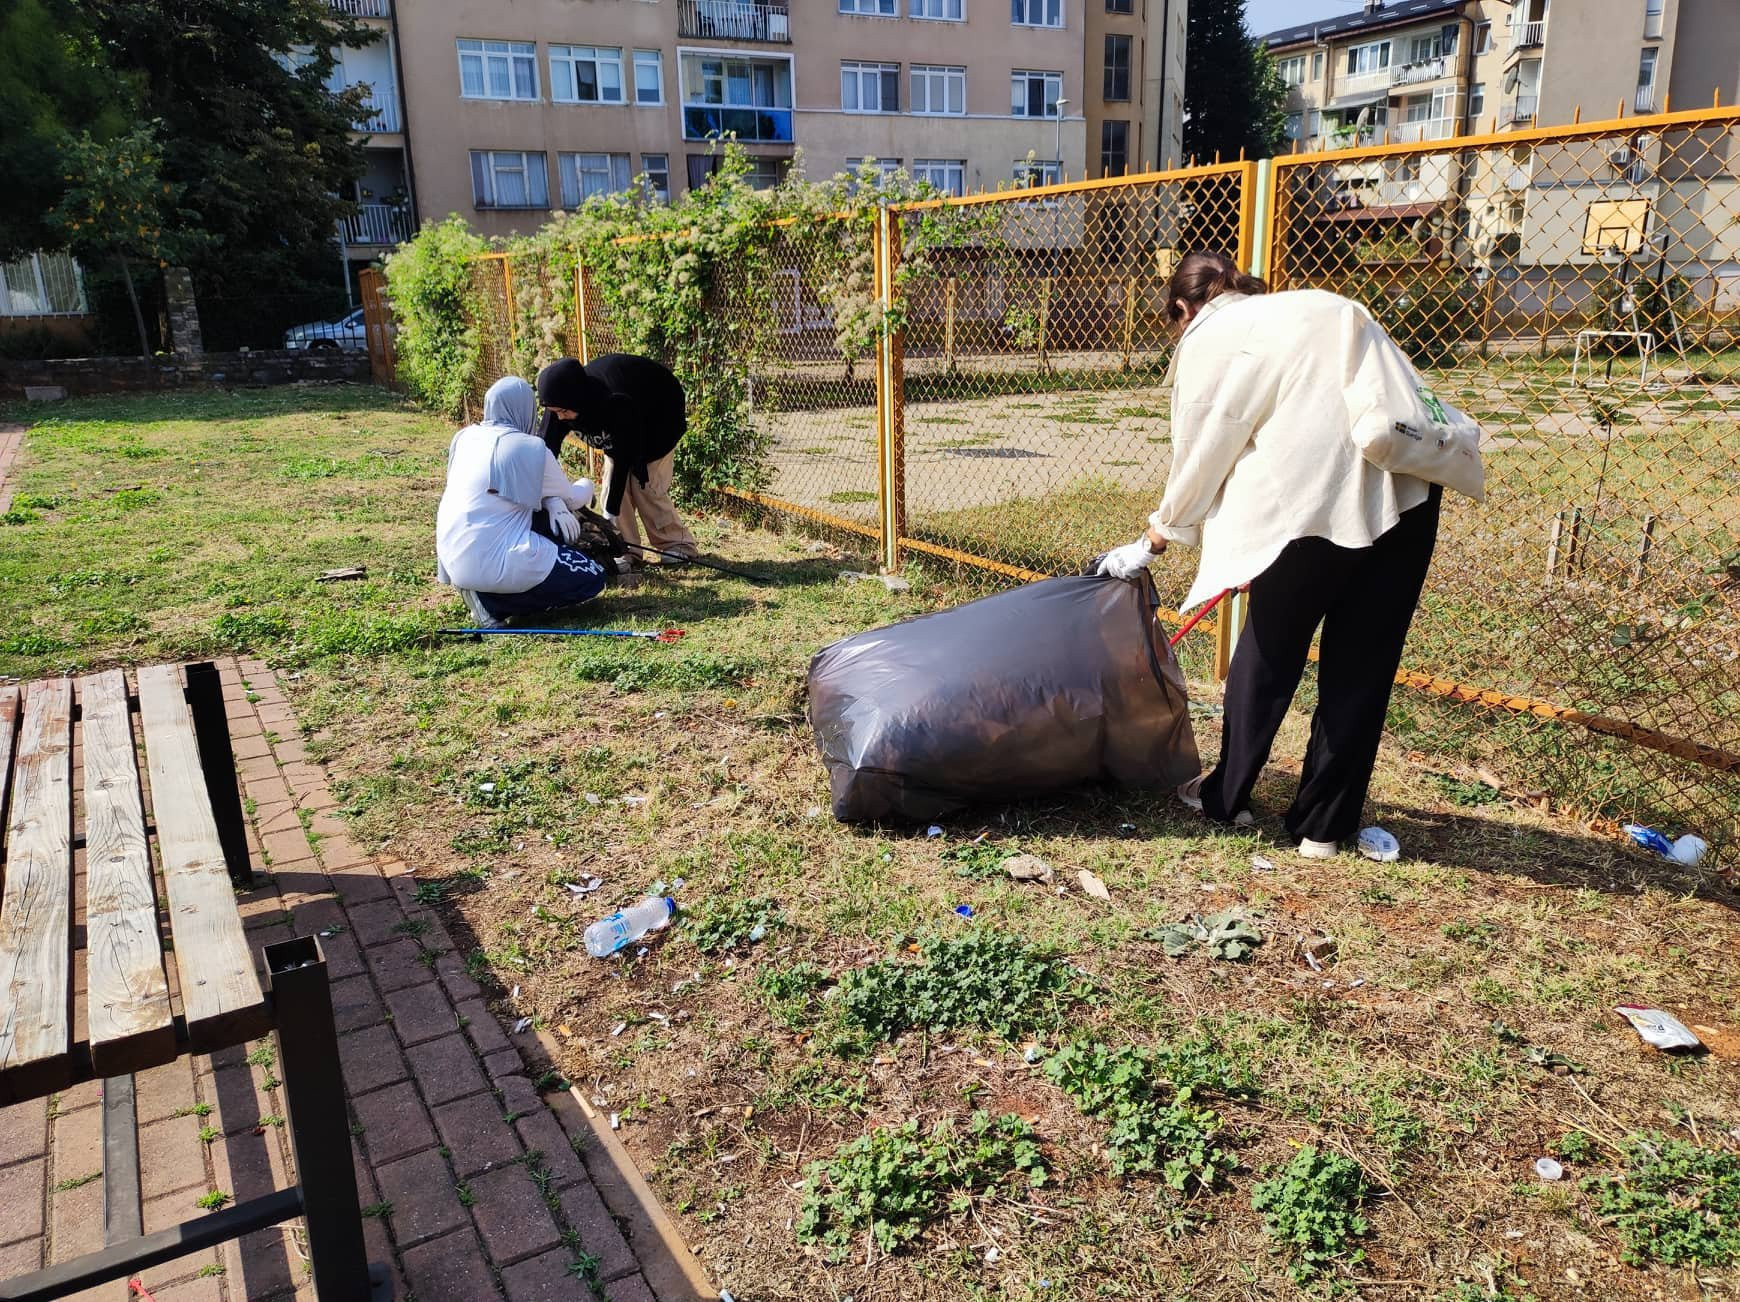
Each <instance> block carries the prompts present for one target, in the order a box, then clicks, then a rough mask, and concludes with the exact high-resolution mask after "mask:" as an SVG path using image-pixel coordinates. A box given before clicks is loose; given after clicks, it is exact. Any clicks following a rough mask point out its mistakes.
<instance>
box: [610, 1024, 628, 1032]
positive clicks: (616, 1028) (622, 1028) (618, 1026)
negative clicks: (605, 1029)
mask: <svg viewBox="0 0 1740 1302" xmlns="http://www.w3.org/2000/svg"><path fill="white" fill-rule="evenodd" d="M627 1029H628V1023H627V1022H618V1023H617V1024H616V1025H615V1026H613V1027H611V1028H610V1033H611V1034H612V1035H621V1034H622V1033H623V1032H624V1031H626V1030H627Z"/></svg>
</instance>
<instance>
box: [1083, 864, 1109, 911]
mask: <svg viewBox="0 0 1740 1302" xmlns="http://www.w3.org/2000/svg"><path fill="white" fill-rule="evenodd" d="M1075 880H1076V884H1077V885H1079V886H1080V887H1081V889H1082V894H1084V895H1091V896H1093V897H1094V898H1095V899H1096V900H1104V901H1105V902H1106V903H1107V904H1110V903H1111V902H1112V893H1111V892H1110V891H1108V890H1107V889H1106V884H1105V883H1104V882H1102V881H1101V880H1100V879H1099V877H1098V876H1096V875H1095V874H1093V873H1091V872H1089V871H1088V870H1087V869H1086V868H1083V869H1082V870H1081V871H1079V872H1078V873H1076V875H1075Z"/></svg>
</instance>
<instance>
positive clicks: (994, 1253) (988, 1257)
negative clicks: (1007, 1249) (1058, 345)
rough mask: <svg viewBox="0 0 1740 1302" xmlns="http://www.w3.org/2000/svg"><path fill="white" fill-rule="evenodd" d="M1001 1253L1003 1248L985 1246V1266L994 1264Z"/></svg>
mask: <svg viewBox="0 0 1740 1302" xmlns="http://www.w3.org/2000/svg"><path fill="white" fill-rule="evenodd" d="M1002 1255H1003V1250H1002V1249H1001V1248H998V1247H990V1248H986V1249H985V1264H986V1265H987V1266H992V1265H995V1264H996V1262H997V1258H998V1257H1001V1256H1002Z"/></svg>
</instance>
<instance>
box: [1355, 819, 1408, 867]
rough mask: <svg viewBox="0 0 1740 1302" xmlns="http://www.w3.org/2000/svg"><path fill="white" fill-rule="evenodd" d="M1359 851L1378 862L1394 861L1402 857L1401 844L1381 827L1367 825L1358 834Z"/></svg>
mask: <svg viewBox="0 0 1740 1302" xmlns="http://www.w3.org/2000/svg"><path fill="white" fill-rule="evenodd" d="M1359 852H1360V853H1361V854H1363V855H1364V856H1365V857H1366V858H1367V859H1375V860H1376V861H1377V862H1378V863H1394V862H1395V861H1396V860H1397V859H1400V858H1401V857H1402V846H1401V842H1399V841H1397V840H1396V838H1395V837H1393V836H1391V835H1390V834H1389V833H1388V832H1386V831H1384V830H1383V828H1381V827H1368V828H1364V829H1363V830H1361V832H1360V834H1359Z"/></svg>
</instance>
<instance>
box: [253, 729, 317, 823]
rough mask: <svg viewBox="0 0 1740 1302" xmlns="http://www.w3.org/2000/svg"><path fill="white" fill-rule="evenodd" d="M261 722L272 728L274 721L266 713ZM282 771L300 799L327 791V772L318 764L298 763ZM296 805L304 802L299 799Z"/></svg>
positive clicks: (285, 779) (289, 765) (288, 765)
mask: <svg viewBox="0 0 1740 1302" xmlns="http://www.w3.org/2000/svg"><path fill="white" fill-rule="evenodd" d="M260 720H261V722H262V723H265V724H266V725H267V726H268V727H270V726H271V723H272V721H271V720H270V719H268V718H267V717H266V716H265V714H264V713H262V714H261V715H260ZM282 771H283V774H284V781H286V782H288V783H289V784H290V790H292V791H294V792H295V793H296V794H297V796H298V797H301V796H304V795H313V794H314V793H315V792H317V791H324V790H326V771H325V770H324V769H322V768H321V767H320V766H319V765H318V764H310V763H308V762H306V761H298V762H296V763H293V764H286V765H284V767H283V770H282ZM296 803H297V804H302V803H303V802H302V801H301V800H300V799H298V800H297V802H296Z"/></svg>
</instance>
